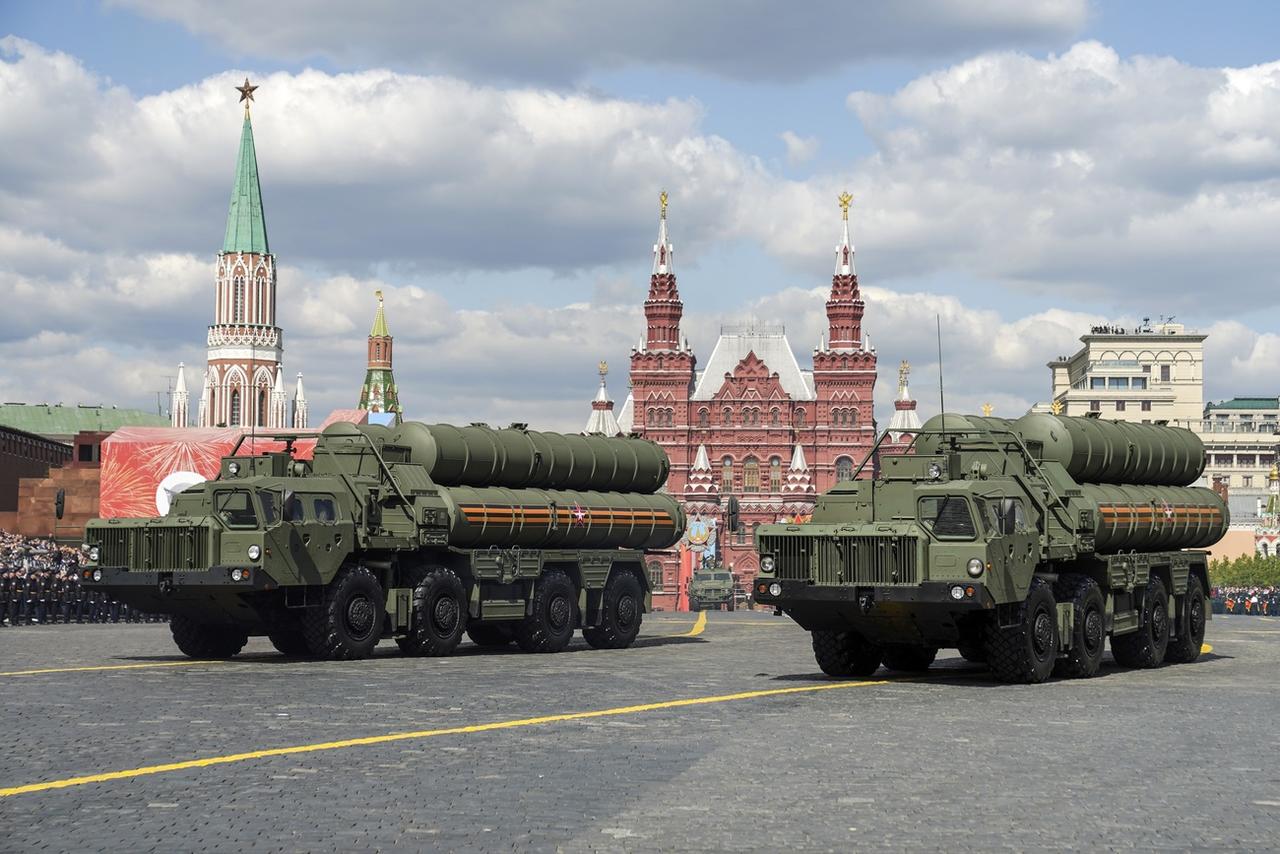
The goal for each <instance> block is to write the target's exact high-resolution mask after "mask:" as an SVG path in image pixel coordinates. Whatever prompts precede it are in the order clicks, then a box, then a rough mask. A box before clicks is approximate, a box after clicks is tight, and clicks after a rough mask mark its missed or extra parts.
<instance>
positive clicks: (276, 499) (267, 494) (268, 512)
mask: <svg viewBox="0 0 1280 854" xmlns="http://www.w3.org/2000/svg"><path fill="white" fill-rule="evenodd" d="M258 503H259V504H261V505H262V518H263V521H265V522H266V523H267V524H268V525H274V524H275V523H276V522H279V521H280V496H279V495H278V494H276V493H274V492H271V491H270V490H266V489H259V490H258Z"/></svg>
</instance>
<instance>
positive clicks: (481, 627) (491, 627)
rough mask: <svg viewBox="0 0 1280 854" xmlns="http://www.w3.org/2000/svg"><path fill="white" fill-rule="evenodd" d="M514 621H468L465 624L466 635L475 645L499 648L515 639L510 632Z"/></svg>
mask: <svg viewBox="0 0 1280 854" xmlns="http://www.w3.org/2000/svg"><path fill="white" fill-rule="evenodd" d="M514 625H515V624H514V623H470V624H468V625H467V637H469V638H471V642H472V643H473V644H475V645H476V646H483V647H488V648H491V649H499V648H501V647H504V646H509V645H510V644H511V641H513V640H514V639H515V637H514V634H513V632H512V627H513V626H514Z"/></svg>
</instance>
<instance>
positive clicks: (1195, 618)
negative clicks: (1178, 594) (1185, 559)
mask: <svg viewBox="0 0 1280 854" xmlns="http://www.w3.org/2000/svg"><path fill="white" fill-rule="evenodd" d="M1178 605H1179V606H1180V607H1178V608H1177V609H1176V610H1177V611H1178V625H1177V632H1178V633H1177V635H1175V636H1174V638H1173V639H1172V640H1170V641H1169V648H1168V649H1167V650H1165V653H1164V660H1165V661H1168V662H1170V663H1173V664H1188V663H1190V662H1192V661H1195V660H1196V659H1197V658H1199V657H1200V652H1201V651H1202V650H1203V649H1204V624H1205V612H1204V609H1205V601H1204V585H1202V584H1201V583H1200V579H1199V578H1197V577H1196V575H1195V573H1192V574H1191V575H1189V576H1188V577H1187V595H1186V596H1184V597H1182V601H1181V602H1179V603H1178Z"/></svg>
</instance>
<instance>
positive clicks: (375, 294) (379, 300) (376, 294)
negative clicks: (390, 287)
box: [373, 290, 382, 303]
mask: <svg viewBox="0 0 1280 854" xmlns="http://www.w3.org/2000/svg"><path fill="white" fill-rule="evenodd" d="M373 295H374V296H375V297H377V298H378V302H379V303H381V302H382V291H381V290H377V291H374V292H373Z"/></svg>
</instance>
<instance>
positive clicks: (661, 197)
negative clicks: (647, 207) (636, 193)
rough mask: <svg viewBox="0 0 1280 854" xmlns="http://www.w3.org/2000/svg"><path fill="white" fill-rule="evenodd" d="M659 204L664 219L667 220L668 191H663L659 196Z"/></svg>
mask: <svg viewBox="0 0 1280 854" xmlns="http://www.w3.org/2000/svg"><path fill="white" fill-rule="evenodd" d="M658 204H659V205H660V206H661V207H662V218H663V219H666V218H667V191H666V190H663V191H662V192H661V193H659V194H658Z"/></svg>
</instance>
